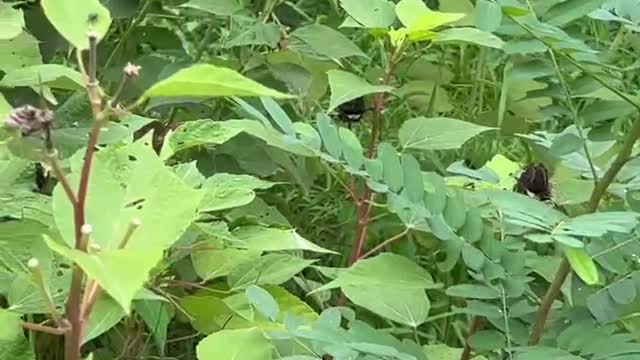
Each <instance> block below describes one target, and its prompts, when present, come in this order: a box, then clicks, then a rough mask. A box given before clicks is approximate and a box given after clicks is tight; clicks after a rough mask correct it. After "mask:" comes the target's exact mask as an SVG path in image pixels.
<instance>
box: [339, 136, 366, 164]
mask: <svg viewBox="0 0 640 360" xmlns="http://www.w3.org/2000/svg"><path fill="white" fill-rule="evenodd" d="M338 136H339V137H340V141H341V142H342V155H343V156H344V159H345V160H346V161H347V163H348V164H349V165H350V166H351V167H352V168H354V169H356V170H358V169H360V168H361V167H362V164H363V163H364V154H363V149H362V145H361V144H360V140H358V137H357V136H356V134H354V133H353V131H351V130H349V129H347V128H343V127H339V128H338Z"/></svg>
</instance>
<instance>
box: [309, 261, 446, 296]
mask: <svg viewBox="0 0 640 360" xmlns="http://www.w3.org/2000/svg"><path fill="white" fill-rule="evenodd" d="M352 285H359V286H378V287H382V288H384V287H387V286H392V287H394V288H399V289H409V290H411V289H413V290H415V289H428V288H431V287H433V286H434V282H433V278H432V277H431V275H430V274H429V273H428V272H427V271H426V270H425V269H423V268H421V267H420V266H418V265H417V264H416V263H414V262H413V261H411V260H409V259H407V258H405V257H404V256H400V255H396V254H392V253H384V254H380V255H378V256H375V257H371V258H368V259H364V260H360V261H358V262H356V263H355V264H354V265H353V266H352V267H350V268H348V269H347V270H345V271H342V272H340V273H339V274H338V277H337V278H336V279H335V280H333V281H331V282H330V283H328V284H325V285H324V286H322V287H320V288H318V289H315V290H313V291H312V292H311V293H316V292H319V291H323V290H328V289H333V288H337V287H344V286H352Z"/></svg>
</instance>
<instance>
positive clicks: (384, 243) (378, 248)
mask: <svg viewBox="0 0 640 360" xmlns="http://www.w3.org/2000/svg"><path fill="white" fill-rule="evenodd" d="M408 233H409V229H404V231H402V232H401V233H399V234H396V235H394V236H392V237H390V238H388V239H387V240H385V241H383V242H381V243H380V244H378V246H376V247H374V248H373V249H371V250H369V251H367V252H366V253H365V254H363V255H360V257H359V258H358V260H362V259H366V258H368V257H369V256H371V255H373V254H375V253H377V252H378V251H380V250H381V249H382V248H384V247H385V246H387V245H389V244H391V243H392V242H394V241H396V240H400V239H402V238H403V237H404V236H405V235H407V234H408Z"/></svg>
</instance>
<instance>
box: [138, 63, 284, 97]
mask: <svg viewBox="0 0 640 360" xmlns="http://www.w3.org/2000/svg"><path fill="white" fill-rule="evenodd" d="M217 96H267V97H272V98H275V99H289V98H292V97H293V96H292V95H287V94H283V93H281V92H279V91H277V90H273V89H270V88H268V87H266V86H264V85H262V84H260V83H257V82H256V81H254V80H251V79H249V78H247V77H245V76H243V75H241V74H240V73H238V72H236V71H234V70H231V69H228V68H225V67H219V66H214V65H209V64H196V65H192V66H190V67H188V68H186V69H182V70H179V71H178V72H176V73H174V74H173V75H171V76H169V77H168V78H166V79H164V80H161V81H159V82H157V83H155V84H154V85H153V86H151V88H149V89H148V90H147V91H145V92H144V94H143V95H142V97H141V100H144V99H148V98H158V97H180V98H195V99H206V98H211V97H217Z"/></svg>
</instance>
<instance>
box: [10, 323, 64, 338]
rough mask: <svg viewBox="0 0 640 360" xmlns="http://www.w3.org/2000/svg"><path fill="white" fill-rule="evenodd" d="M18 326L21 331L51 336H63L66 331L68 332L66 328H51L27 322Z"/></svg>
mask: <svg viewBox="0 0 640 360" xmlns="http://www.w3.org/2000/svg"><path fill="white" fill-rule="evenodd" d="M20 326H21V327H22V328H23V329H25V330H28V331H37V332H41V333H46V334H51V335H64V334H65V333H67V331H69V329H68V328H63V327H52V326H47V325H40V324H34V323H28V322H24V323H21V324H20Z"/></svg>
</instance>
